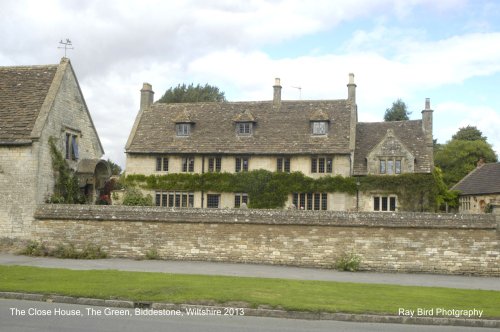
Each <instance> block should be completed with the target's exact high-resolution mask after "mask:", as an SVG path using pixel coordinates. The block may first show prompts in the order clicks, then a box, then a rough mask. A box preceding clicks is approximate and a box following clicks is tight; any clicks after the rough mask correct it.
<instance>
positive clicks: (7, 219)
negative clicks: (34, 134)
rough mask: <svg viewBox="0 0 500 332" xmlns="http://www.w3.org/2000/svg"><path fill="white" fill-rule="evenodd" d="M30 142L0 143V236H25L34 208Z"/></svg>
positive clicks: (34, 160) (34, 173)
mask: <svg viewBox="0 0 500 332" xmlns="http://www.w3.org/2000/svg"><path fill="white" fill-rule="evenodd" d="M35 182H36V159H35V158H34V157H33V146H31V145H28V146H1V147H0V238H1V237H6V236H10V237H18V238H27V237H29V225H30V224H31V220H32V219H33V213H34V211H35V208H36V203H35Z"/></svg>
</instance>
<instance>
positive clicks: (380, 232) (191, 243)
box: [32, 204, 500, 276]
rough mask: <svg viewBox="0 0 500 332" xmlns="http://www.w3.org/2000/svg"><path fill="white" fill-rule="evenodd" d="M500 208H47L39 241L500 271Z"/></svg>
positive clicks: (179, 253)
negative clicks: (348, 256)
mask: <svg viewBox="0 0 500 332" xmlns="http://www.w3.org/2000/svg"><path fill="white" fill-rule="evenodd" d="M499 225H500V215H492V214H487V215H472V214H434V213H400V212H398V213H366V212H361V213H352V212H335V211H300V210H250V209H222V210H221V209H167V208H159V207H126V206H95V205H94V206H93V205H58V204H57V205H39V206H38V207H37V210H36V213H35V220H34V222H33V228H32V239H33V240H36V241H39V242H42V243H44V244H45V245H47V246H48V247H49V248H55V247H56V246H57V245H58V244H74V245H75V247H76V248H83V247H85V246H86V245H89V244H94V245H98V246H101V247H102V249H103V250H104V251H105V252H107V253H108V254H109V255H110V256H111V257H131V258H144V257H145V255H146V253H147V252H148V251H151V250H156V251H157V253H158V255H159V257H160V258H162V259H170V260H199V261H220V262H232V263H240V262H244V263H259V264H281V265H293V266H305V267H322V268H331V267H333V266H334V265H335V262H336V260H337V259H338V258H339V257H341V256H342V255H343V254H344V253H351V252H354V253H356V254H357V255H359V256H360V257H361V265H360V269H361V270H370V271H385V272H421V273H440V274H471V275H488V276H500V266H499V261H500V259H499V256H500V236H499V233H500V232H499V228H500V226H499Z"/></svg>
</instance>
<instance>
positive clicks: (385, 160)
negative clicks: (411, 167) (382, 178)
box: [378, 156, 404, 175]
mask: <svg viewBox="0 0 500 332" xmlns="http://www.w3.org/2000/svg"><path fill="white" fill-rule="evenodd" d="M398 163H399V167H398ZM403 163H404V157H402V156H379V157H378V164H379V167H378V173H379V174H384V175H395V174H402V173H403ZM389 164H391V166H389Z"/></svg>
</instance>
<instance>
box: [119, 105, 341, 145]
mask: <svg viewBox="0 0 500 332" xmlns="http://www.w3.org/2000/svg"><path fill="white" fill-rule="evenodd" d="M317 109H321V110H323V112H324V113H325V114H326V115H327V116H328V118H329V119H330V128H329V132H328V135H326V136H321V137H318V136H314V135H311V127H310V118H311V116H312V114H313V113H314V112H315V111H316V110H317ZM184 110H189V114H190V118H191V120H192V121H193V122H194V123H195V124H194V125H193V128H192V130H191V135H190V136H188V137H177V136H176V131H175V119H176V118H177V117H178V116H179V115H180V114H182V112H184ZM244 112H247V114H251V116H252V118H253V119H254V120H253V121H254V126H253V135H251V136H245V137H242V136H238V135H236V130H235V126H236V124H235V122H234V119H235V118H237V117H238V115H240V114H242V113H244ZM350 112H351V104H350V103H348V102H347V100H329V101H282V102H281V107H280V108H279V109H276V108H274V109H273V104H272V101H264V102H223V103H189V104H161V103H155V104H153V105H152V107H150V108H148V109H145V110H144V111H143V113H142V115H141V118H140V119H139V123H138V127H137V130H136V132H135V135H134V137H133V138H132V141H131V143H130V145H129V146H128V149H127V152H128V153H207V154H208V153H210V154H224V153H226V154H334V153H349V128H350V126H349V124H350V116H351V115H350V114H351V113H350Z"/></svg>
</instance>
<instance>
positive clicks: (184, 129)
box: [175, 123, 191, 136]
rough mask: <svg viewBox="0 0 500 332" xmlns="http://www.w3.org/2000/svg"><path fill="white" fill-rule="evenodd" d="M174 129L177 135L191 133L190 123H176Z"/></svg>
mask: <svg viewBox="0 0 500 332" xmlns="http://www.w3.org/2000/svg"><path fill="white" fill-rule="evenodd" d="M175 130H176V132H177V136H189V135H190V134H191V123H177V124H176V125H175Z"/></svg>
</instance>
